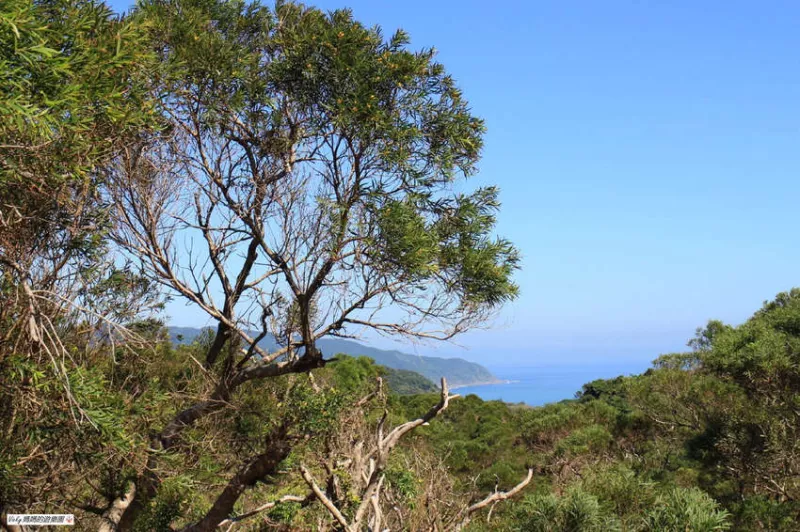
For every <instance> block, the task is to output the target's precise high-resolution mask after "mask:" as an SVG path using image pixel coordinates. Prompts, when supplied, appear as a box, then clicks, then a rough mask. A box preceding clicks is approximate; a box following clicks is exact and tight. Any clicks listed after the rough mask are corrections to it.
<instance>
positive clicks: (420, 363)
mask: <svg viewBox="0 0 800 532" xmlns="http://www.w3.org/2000/svg"><path fill="white" fill-rule="evenodd" d="M168 329H169V333H170V338H171V339H172V341H173V342H176V343H191V342H193V341H194V339H195V338H197V337H198V336H199V335H200V334H201V333H202V332H203V329H202V328H196V327H169V328H168ZM253 336H255V334H254V335H253ZM259 345H261V347H263V348H265V349H268V350H270V351H272V350H275V349H276V348H277V347H278V344H277V342H276V341H275V339H274V338H273V337H271V336H269V337H267V338H264V340H262V341H261V342H260V344H259ZM317 346H318V347H319V349H320V350H321V351H322V352H323V353H325V356H326V357H332V356H334V355H336V354H339V353H342V354H345V355H350V356H353V357H358V356H365V357H369V358H371V359H373V360H374V361H375V363H376V364H380V365H381V366H386V367H388V368H393V369H401V370H408V371H413V372H415V373H419V374H420V375H422V376H423V377H425V378H426V379H428V380H430V381H432V382H434V383H438V382H439V379H441V378H442V377H445V378H446V379H447V382H448V384H449V385H450V386H470V385H475V384H493V383H498V382H501V381H500V379H498V378H497V377H495V376H494V375H493V374H492V372H491V371H489V370H488V369H486V368H485V367H483V366H481V365H480V364H476V363H474V362H469V361H467V360H464V359H463V358H439V357H428V356H421V355H412V354H410V353H403V352H402V351H397V350H386V349H378V348H376V347H369V346H366V345H363V344H360V343H358V342H354V341H352V340H344V339H342V338H322V339H320V340H319V341H318V342H317Z"/></svg>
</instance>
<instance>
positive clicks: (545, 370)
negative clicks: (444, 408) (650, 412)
mask: <svg viewBox="0 0 800 532" xmlns="http://www.w3.org/2000/svg"><path fill="white" fill-rule="evenodd" d="M649 367H650V363H649V362H645V361H641V362H629V363H624V364H622V363H617V364H612V365H608V364H605V365H589V366H587V365H576V364H571V365H563V366H559V365H546V366H545V365H541V366H530V367H492V366H488V368H489V369H490V370H491V371H492V373H494V374H495V375H496V376H497V377H498V378H499V379H502V380H504V381H507V382H506V383H503V384H484V385H480V386H464V387H463V388H456V389H455V390H453V393H458V394H461V395H462V396H464V397H466V396H467V395H470V394H475V395H477V396H478V397H480V398H481V399H484V400H487V401H491V400H500V401H505V402H507V403H525V404H528V405H530V406H541V405H544V404H547V403H555V402H558V401H561V400H563V399H572V398H574V397H575V393H576V392H578V391H580V389H581V387H582V386H583V385H584V384H586V383H587V382H591V381H593V380H595V379H610V378H613V377H617V376H619V375H635V374H639V373H642V372H644V371H645V370H647V368H649Z"/></svg>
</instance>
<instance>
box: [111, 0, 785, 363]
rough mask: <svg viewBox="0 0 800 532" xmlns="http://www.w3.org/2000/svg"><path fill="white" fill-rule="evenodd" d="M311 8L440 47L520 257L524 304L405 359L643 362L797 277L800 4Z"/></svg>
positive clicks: (357, 4) (748, 310)
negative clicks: (486, 326) (476, 129)
mask: <svg viewBox="0 0 800 532" xmlns="http://www.w3.org/2000/svg"><path fill="white" fill-rule="evenodd" d="M129 4H130V3H129V2H125V1H119V0H118V1H116V2H112V5H114V6H115V7H116V8H117V9H124V8H125V7H126V6H128V5H129ZM315 4H316V5H317V6H319V7H321V8H324V9H334V8H337V7H345V6H347V7H351V8H352V9H353V11H354V13H355V16H356V17H357V18H358V19H360V20H361V21H363V22H365V23H367V24H370V25H372V24H379V25H381V26H382V27H383V28H384V30H385V32H386V33H387V34H388V33H391V32H392V31H393V30H394V29H395V28H398V27H402V28H403V29H405V30H406V31H408V32H409V33H410V35H411V38H412V46H413V47H430V46H434V47H436V48H437V49H438V50H439V60H440V61H441V62H442V63H444V65H445V66H446V67H447V68H448V70H449V71H450V72H451V73H452V74H453V75H454V77H455V78H456V79H457V80H458V82H459V85H460V86H461V87H462V89H463V90H464V93H465V95H466V97H467V99H468V100H469V101H470V102H471V104H472V107H473V110H474V112H475V113H476V114H477V115H479V116H482V117H483V118H485V120H486V122H487V126H488V128H489V132H488V134H487V137H486V147H485V151H484V156H483V161H482V163H481V173H480V175H479V176H478V177H477V178H474V179H473V180H472V182H471V183H470V184H471V185H473V186H478V185H481V184H489V183H496V184H498V185H499V186H500V187H501V190H502V194H501V199H502V201H503V209H502V212H501V214H500V216H499V233H501V234H503V235H504V236H507V237H509V238H510V239H511V240H513V241H514V242H515V243H516V244H517V245H518V246H519V248H520V249H521V250H522V253H523V258H524V260H523V270H522V271H521V272H520V273H519V275H518V281H519V283H520V286H521V288H522V295H521V297H520V299H519V300H518V301H517V302H515V303H513V304H511V305H509V306H508V307H507V308H506V309H505V310H504V311H503V312H502V313H501V315H500V316H499V318H498V319H497V321H496V323H495V324H494V327H493V328H492V329H490V330H487V331H480V332H475V333H471V334H469V335H467V336H465V337H463V338H462V339H461V340H460V343H461V344H463V345H465V346H466V347H468V348H469V349H468V350H461V349H460V348H457V347H454V346H444V347H439V348H433V347H430V346H425V347H407V348H405V349H407V350H409V351H415V352H418V353H423V354H440V355H448V356H452V355H454V356H463V357H465V358H469V359H473V360H479V361H484V362H491V363H493V364H495V365H498V364H512V363H514V364H529V365H537V364H541V363H547V362H550V361H552V360H554V359H557V360H559V361H560V362H574V363H576V364H577V363H586V361H588V360H593V361H595V362H602V361H604V360H608V359H610V358H614V359H618V360H622V359H625V360H634V359H635V360H650V359H652V358H654V357H655V356H656V355H658V354H659V353H663V352H670V351H674V350H679V349H682V347H683V346H684V345H685V342H686V340H687V339H688V338H689V337H690V336H691V335H692V334H693V332H694V329H695V327H697V326H700V325H703V324H704V323H705V322H706V321H707V320H708V319H710V318H718V319H722V320H724V321H727V322H731V323H738V322H741V321H742V320H744V319H745V318H747V317H748V316H749V315H750V314H752V312H753V311H755V310H756V309H757V308H758V307H759V306H760V305H761V303H762V302H763V301H764V300H765V299H768V298H771V297H772V296H774V295H775V294H776V293H777V292H779V291H783V290H788V289H789V288H791V287H792V286H794V285H800V282H799V281H798V266H800V246H799V245H798V238H797V235H798V231H797V230H798V218H797V209H796V205H797V203H798V199H800V180H798V175H800V99H799V98H798V95H800V33H798V32H797V28H798V27H800V4H797V3H796V2H788V1H787V2H780V1H772V2H750V1H748V2H744V1H726V2H722V1H704V2H641V1H608V2H594V1H576V2H556V1H540V2H509V1H506V2H496V3H487V2H467V1H458V2H455V1H444V0H436V1H430V0H428V1H425V2H422V1H403V2H388V1H374V0H373V1H366V0H364V1H362V0H359V1H355V0H350V1H327V0H326V1H318V2H315ZM172 312H173V314H180V313H181V312H182V311H181V309H180V308H174V309H173V310H172ZM175 321H176V322H181V320H180V319H177V318H176V320H175ZM181 324H188V323H181ZM395 347H398V346H395ZM401 347H402V346H401ZM498 352H502V353H503V356H502V357H501V358H498V356H497V353H498Z"/></svg>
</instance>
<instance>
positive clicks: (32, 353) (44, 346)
mask: <svg viewBox="0 0 800 532" xmlns="http://www.w3.org/2000/svg"><path fill="white" fill-rule="evenodd" d="M145 37H146V35H145V34H144V33H143V32H142V31H141V28H140V27H139V26H138V25H136V24H135V23H134V22H133V21H131V20H128V19H124V18H118V17H116V16H115V15H113V13H112V11H111V10H110V9H109V8H108V7H107V6H105V5H104V4H102V3H100V2H93V1H85V2H84V1H82V2H70V1H66V0H37V1H33V0H9V1H7V2H3V3H2V5H0V72H2V74H0V447H2V448H3V453H2V454H3V456H2V457H0V485H2V488H0V506H5V504H11V503H14V504H17V505H19V507H20V508H29V509H31V510H33V509H34V508H37V507H38V508H41V505H43V504H47V500H48V499H49V497H50V496H51V495H52V491H51V490H50V489H48V486H49V485H50V484H49V483H50V482H52V479H53V478H56V477H57V476H58V475H68V474H69V472H71V471H73V470H74V469H76V468H77V467H78V465H77V463H76V461H77V460H78V457H79V456H80V455H81V451H83V452H87V451H88V450H89V449H93V444H94V443H95V438H93V437H92V436H91V435H89V433H92V432H97V431H100V430H101V429H105V428H108V425H106V423H105V422H106V421H107V418H103V413H104V412H106V413H107V411H104V410H103V408H105V407H106V406H109V408H110V405H109V404H105V405H103V408H101V409H100V410H93V405H91V404H90V403H92V400H93V399H90V396H91V397H92V398H94V399H96V397H97V396H96V395H95V394H96V392H97V390H98V388H97V386H99V383H100V380H101V379H100V378H99V376H98V375H97V373H96V372H93V371H91V370H90V371H84V370H86V369H87V368H86V361H87V358H88V357H89V355H88V354H89V353H91V352H93V351H95V348H96V347H97V346H98V344H100V343H102V342H98V341H97V340H98V338H99V336H96V335H95V334H96V333H97V325H98V322H103V323H112V322H114V321H117V318H118V319H128V318H130V317H131V316H133V315H135V314H136V313H137V310H138V308H139V305H140V304H144V303H145V302H146V301H147V299H148V298H147V297H142V296H143V294H146V293H147V288H146V286H145V285H146V283H145V282H143V281H142V280H141V279H136V278H135V276H134V275H131V273H132V272H130V271H128V270H125V269H124V268H119V269H113V268H103V267H101V264H102V263H105V264H106V265H108V264H109V261H108V260H107V256H106V255H105V248H104V239H103V232H104V231H105V230H106V229H107V220H108V217H107V216H106V215H105V206H104V204H103V202H102V200H101V198H100V195H99V193H98V189H99V187H100V186H101V185H102V182H103V177H104V171H103V170H104V167H105V165H107V164H108V163H109V161H110V160H111V159H112V158H113V157H115V155H116V154H117V152H118V150H119V148H120V146H121V145H122V144H124V143H127V142H130V140H131V139H132V138H133V137H137V136H139V135H141V134H143V133H144V132H146V131H148V130H151V129H154V127H155V126H156V117H155V115H154V114H153V113H152V109H153V107H152V105H150V104H149V103H148V102H149V100H148V92H147V91H146V90H144V85H143V81H144V76H143V72H144V71H146V70H147V69H148V64H149V62H150V59H151V57H152V54H151V53H150V51H149V50H148V49H147V47H146V46H145ZM120 266H121V265H120ZM112 309H113V310H112ZM106 311H108V312H106ZM98 334H99V333H98ZM103 334H105V335H107V334H109V331H108V329H106V330H105V332H104V333H103ZM112 356H113V355H112ZM114 399H116V397H114ZM110 402H113V400H112V401H110ZM97 404H98V403H97V402H95V403H94V406H97ZM45 426H46V427H48V429H47V430H44V429H43V427H45ZM112 432H114V431H112ZM114 435H116V434H114ZM105 436H106V445H107V446H109V447H113V444H111V443H110V441H111V440H112V439H113V438H112V437H111V434H110V433H106V434H105ZM82 446H83V447H82ZM89 471H90V470H88V469H87V470H85V471H84V473H86V474H88V473H89ZM34 504H36V505H39V506H36V507H35V506H34ZM0 511H2V510H0Z"/></svg>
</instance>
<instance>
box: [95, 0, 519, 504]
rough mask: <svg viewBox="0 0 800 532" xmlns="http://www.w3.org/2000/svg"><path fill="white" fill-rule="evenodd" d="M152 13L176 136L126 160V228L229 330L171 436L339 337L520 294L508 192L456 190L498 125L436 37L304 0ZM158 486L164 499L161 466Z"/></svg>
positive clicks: (479, 313)
mask: <svg viewBox="0 0 800 532" xmlns="http://www.w3.org/2000/svg"><path fill="white" fill-rule="evenodd" d="M138 16H140V17H142V18H143V19H145V20H147V21H148V22H147V23H148V26H149V27H151V28H152V32H153V39H154V41H155V48H156V49H157V50H158V53H159V54H161V61H162V63H163V64H164V65H165V68H164V69H163V70H161V71H160V72H159V73H158V75H157V76H155V80H156V83H155V86H154V87H153V91H154V92H155V93H157V94H158V95H160V106H161V109H162V112H163V114H164V116H165V117H166V118H167V120H168V122H169V124H170V130H169V134H165V135H162V136H158V137H156V138H151V139H147V140H146V141H143V142H141V143H138V144H136V145H132V146H131V147H130V149H128V150H127V152H126V153H125V155H124V156H123V157H121V158H120V160H119V164H118V165H117V167H116V169H115V171H114V172H113V186H112V187H111V188H110V191H109V202H110V203H112V204H113V205H115V207H116V209H115V212H114V214H115V216H114V221H115V227H116V229H117V231H116V232H115V236H114V239H115V242H116V243H117V244H118V245H119V246H120V248H121V249H123V250H125V251H127V253H128V254H129V256H130V258H131V260H134V261H138V263H139V265H140V267H141V269H142V271H143V272H144V274H145V275H146V276H147V277H148V278H149V279H151V280H152V281H155V282H158V283H160V284H161V285H162V286H164V287H166V288H167V290H168V291H169V293H170V294H171V295H175V296H177V297H180V298H182V299H184V300H186V301H187V302H188V303H190V304H193V305H195V306H196V307H198V308H200V309H202V310H203V311H204V312H205V313H206V314H207V315H208V316H209V317H210V318H211V319H213V320H214V321H215V322H216V324H217V327H216V335H215V338H214V340H213V341H212V342H211V344H210V345H209V348H208V350H207V352H206V353H205V357H204V361H203V365H204V366H205V368H206V369H207V370H208V375H213V376H214V377H213V382H214V384H213V387H212V388H213V389H212V390H211V391H210V393H209V394H208V396H206V397H196V398H195V399H194V400H193V401H192V402H188V403H187V404H186V406H185V408H183V409H182V410H181V411H180V412H179V413H178V414H177V415H176V416H175V418H174V419H173V420H172V421H171V422H169V423H168V424H167V425H166V426H165V427H163V428H162V430H160V431H159V432H158V434H157V435H156V436H155V437H154V439H153V442H152V446H153V448H154V449H160V450H162V451H163V450H168V449H171V448H173V447H174V445H175V444H176V443H177V442H178V441H179V438H180V435H181V433H182V432H183V431H184V430H185V429H186V428H187V427H190V426H192V425H193V424H195V423H196V422H197V421H198V420H200V419H202V418H203V417H205V416H207V415H209V414H211V413H213V412H215V411H218V410H220V409H222V408H224V407H225V406H226V405H227V404H229V401H230V400H231V399H232V398H233V396H234V393H235V392H236V390H237V389H238V388H239V387H241V386H242V385H243V384H244V383H247V382H251V381H253V380H256V379H263V378H267V377H276V376H280V375H285V374H290V373H304V372H308V371H310V370H313V369H315V368H321V367H323V366H324V365H325V364H326V362H327V361H326V359H325V358H324V357H323V354H322V353H321V352H320V351H319V349H318V348H317V346H316V341H317V340H318V339H319V338H321V337H323V336H325V335H338V336H346V337H352V336H354V335H357V334H359V333H360V332H362V331H364V330H367V329H370V330H374V331H377V332H379V333H382V334H387V335H401V336H406V337H410V338H415V339H442V340H446V339H450V338H452V337H453V336H455V335H457V334H459V333H461V332H463V331H465V330H467V329H469V328H471V327H475V326H478V325H480V324H481V323H482V322H483V321H484V320H485V319H486V318H487V317H488V316H489V315H490V314H491V312H492V311H494V310H495V309H496V308H498V306H499V305H501V304H502V303H503V302H505V301H507V300H509V299H512V298H514V297H515V296H516V294H517V287H516V285H515V284H514V283H513V280H512V278H511V275H512V273H513V271H514V270H515V269H516V267H517V264H518V260H519V259H518V253H517V251H516V249H515V248H514V247H513V246H512V245H511V244H510V243H509V242H508V241H506V240H504V239H498V238H494V237H493V236H492V232H493V228H494V223H495V217H494V213H495V211H496V209H497V208H498V206H499V204H498V201H497V190H496V189H495V188H492V187H489V188H484V189H479V190H477V191H475V192H473V193H471V194H458V193H454V192H452V188H451V187H452V184H453V183H454V182H455V181H456V180H457V178H459V176H468V175H471V174H473V173H474V172H475V170H476V163H477V161H478V158H479V154H480V149H481V145H482V140H481V137H482V133H483V129H484V127H483V123H482V122H481V121H480V120H479V119H477V118H476V117H474V116H473V115H472V114H471V113H470V111H469V108H468V105H467V102H466V101H465V100H464V99H463V97H462V94H461V92H460V91H459V90H458V88H457V87H456V86H455V83H454V82H453V80H452V78H451V77H450V76H448V75H447V74H446V73H445V70H444V68H443V67H442V66H441V65H440V64H438V63H436V62H435V61H434V52H433V50H424V51H421V52H411V51H409V50H408V49H407V44H408V37H407V36H406V35H405V34H404V33H403V32H401V31H398V32H397V33H395V34H394V35H393V36H392V37H391V38H389V39H388V40H385V39H384V37H383V35H382V33H381V31H380V30H379V29H377V28H372V29H368V28H365V27H364V26H363V25H361V24H360V23H358V22H357V21H355V20H354V19H353V17H352V14H351V13H350V12H349V11H346V10H340V11H335V12H332V13H329V14H325V13H323V12H321V11H319V10H317V9H313V8H306V7H303V6H300V5H296V4H292V3H282V2H281V3H278V4H277V5H276V7H275V9H274V11H273V10H269V9H267V8H265V7H262V6H259V5H257V4H247V3H244V2H217V1H212V0H182V1H180V2H162V1H158V0H154V1H148V2H144V3H143V4H141V6H140V11H139V13H138ZM251 331H256V332H255V333H253V332H251ZM267 335H273V336H274V337H275V338H276V339H277V340H278V341H279V342H280V344H281V347H280V348H279V349H277V350H275V351H273V352H268V351H267V350H266V349H264V348H262V347H261V346H260V345H259V342H260V341H261V340H262V339H263V338H265V337H266V336H267ZM151 458H152V460H156V457H155V455H153V457H151ZM151 465H154V462H152V463H151ZM150 469H153V468H152V467H151V468H150ZM143 482H144V483H145V484H146V485H147V486H148V488H147V489H146V490H145V493H150V494H152V493H153V490H154V489H155V486H157V484H158V479H156V478H153V476H152V475H150V478H149V480H143Z"/></svg>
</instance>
